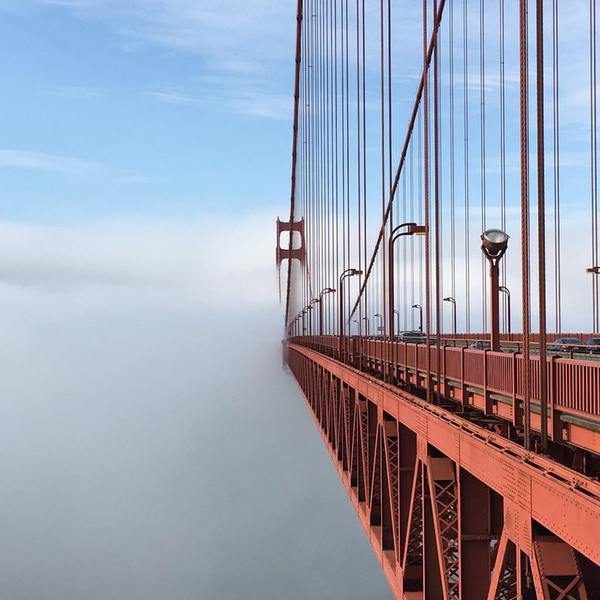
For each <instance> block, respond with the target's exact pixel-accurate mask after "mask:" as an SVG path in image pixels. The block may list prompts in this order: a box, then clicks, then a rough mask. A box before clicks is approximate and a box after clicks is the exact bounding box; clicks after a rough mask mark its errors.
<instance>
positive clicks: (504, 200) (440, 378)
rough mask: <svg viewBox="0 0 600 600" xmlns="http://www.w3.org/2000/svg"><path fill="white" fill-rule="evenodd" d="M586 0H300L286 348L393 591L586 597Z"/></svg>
mask: <svg viewBox="0 0 600 600" xmlns="http://www.w3.org/2000/svg"><path fill="white" fill-rule="evenodd" d="M597 90H598V72H597V14H596V0H574V1H572V2H571V1H570V2H566V1H565V0H546V1H544V0H512V1H509V0H496V1H494V2H489V1H487V2H486V1H484V0H423V2H416V1H408V0H404V1H400V0H394V1H392V0H298V8H297V36H296V62H295V90H294V121H293V136H292V137H293V141H292V177H291V197H290V213H289V219H288V220H287V221H279V220H278V221H277V253H276V258H277V265H278V268H280V267H281V265H284V266H285V269H284V271H283V272H282V273H280V281H281V278H282V277H285V294H284V298H285V333H286V338H285V341H284V354H285V359H286V362H287V364H288V366H289V368H290V370H291V372H292V373H293V375H294V377H295V379H296V380H297V382H298V385H299V387H300V389H301V391H302V393H303V395H304V397H305V399H306V402H307V404H308V407H309V408H310V410H311V413H312V415H313V417H314V421H315V424H316V426H317V427H318V428H319V429H320V431H321V434H322V437H323V441H324V443H325V445H326V446H327V448H328V450H329V453H330V454H331V457H332V459H333V462H334V463H335V466H336V469H337V471H338V474H339V476H340V478H341V481H342V483H343V485H344V486H345V488H346V490H347V492H348V495H349V497H350V499H351V501H352V503H353V505H354V506H355V508H356V512H357V515H358V517H359V519H360V521H361V523H362V525H363V527H364V529H365V532H366V535H367V536H368V538H369V541H370V542H371V544H372V546H373V548H374V551H375V553H376V555H377V557H378V559H379V561H380V563H381V567H382V569H383V571H384V573H385V575H386V577H387V579H388V581H389V584H390V587H391V589H392V591H393V594H394V596H395V597H396V598H399V599H402V598H404V599H407V600H416V599H423V600H432V599H436V600H437V599H440V600H458V599H461V600H484V599H486V600H496V599H497V600H512V599H514V600H517V599H537V600H562V599H565V600H566V599H570V600H586V599H590V600H591V599H594V598H600V482H599V476H600V360H599V358H600V318H599V317H600V296H599V292H600V290H599V276H600V257H599V248H598V245H599V244H598V241H599V237H598V234H599V222H598V143H597V137H598V131H597V130H598V124H597V116H598V115H597V105H598V93H597Z"/></svg>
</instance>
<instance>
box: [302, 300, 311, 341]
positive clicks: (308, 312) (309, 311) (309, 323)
mask: <svg viewBox="0 0 600 600" xmlns="http://www.w3.org/2000/svg"><path fill="white" fill-rule="evenodd" d="M312 308H313V307H312V300H311V301H310V304H307V305H306V306H305V307H304V310H305V311H306V312H307V314H308V335H312V312H311V311H312Z"/></svg>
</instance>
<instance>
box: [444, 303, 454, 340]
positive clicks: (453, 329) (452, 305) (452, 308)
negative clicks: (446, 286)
mask: <svg viewBox="0 0 600 600" xmlns="http://www.w3.org/2000/svg"><path fill="white" fill-rule="evenodd" d="M444 302H450V304H452V334H453V335H454V337H456V298H453V297H452V296H448V297H447V298H444Z"/></svg>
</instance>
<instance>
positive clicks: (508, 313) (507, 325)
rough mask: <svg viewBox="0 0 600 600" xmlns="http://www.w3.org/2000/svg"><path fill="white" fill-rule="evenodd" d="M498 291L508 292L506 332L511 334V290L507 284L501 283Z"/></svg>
mask: <svg viewBox="0 0 600 600" xmlns="http://www.w3.org/2000/svg"><path fill="white" fill-rule="evenodd" d="M498 291H500V292H502V293H503V294H506V333H508V334H510V333H512V331H511V324H510V290H509V289H508V288H507V287H506V286H505V285H501V286H500V287H499V288H498Z"/></svg>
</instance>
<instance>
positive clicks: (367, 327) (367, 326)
mask: <svg viewBox="0 0 600 600" xmlns="http://www.w3.org/2000/svg"><path fill="white" fill-rule="evenodd" d="M363 321H365V323H366V324H367V325H366V327H365V333H366V334H367V337H369V317H363Z"/></svg>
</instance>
